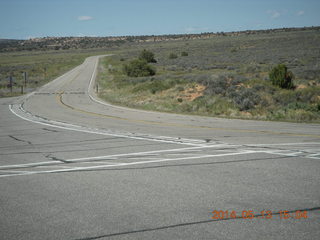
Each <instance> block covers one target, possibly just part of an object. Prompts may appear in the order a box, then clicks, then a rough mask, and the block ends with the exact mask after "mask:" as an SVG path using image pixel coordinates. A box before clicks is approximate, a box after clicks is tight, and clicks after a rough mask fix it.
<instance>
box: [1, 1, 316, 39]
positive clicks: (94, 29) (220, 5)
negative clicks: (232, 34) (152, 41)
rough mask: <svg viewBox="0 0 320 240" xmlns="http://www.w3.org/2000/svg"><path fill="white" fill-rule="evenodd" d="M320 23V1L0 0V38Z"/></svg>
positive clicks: (171, 31) (141, 32) (188, 31)
mask: <svg viewBox="0 0 320 240" xmlns="http://www.w3.org/2000/svg"><path fill="white" fill-rule="evenodd" d="M319 25H320V0H0V38H13V39H28V38H31V37H46V36H58V37H59V36H123V35H153V34H155V35H160V34H175V33H177V34H179V33H201V32H221V31H224V32H228V31H241V30H247V29H268V28H281V27H304V26H319Z"/></svg>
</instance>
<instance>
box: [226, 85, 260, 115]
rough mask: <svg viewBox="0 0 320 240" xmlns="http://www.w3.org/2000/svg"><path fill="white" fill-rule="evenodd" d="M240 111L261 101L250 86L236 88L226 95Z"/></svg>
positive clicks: (250, 107)
mask: <svg viewBox="0 0 320 240" xmlns="http://www.w3.org/2000/svg"><path fill="white" fill-rule="evenodd" d="M228 96H229V97H230V98H231V99H232V100H233V102H234V103H235V104H237V106H238V107H239V109H240V110H241V111H244V110H249V109H252V108H254V106H255V105H257V104H258V103H259V102H260V101H261V97H260V96H259V95H258V94H257V93H256V92H255V90H254V89H251V88H244V87H241V88H238V89H237V90H236V91H233V92H232V93H230V94H229V95H228Z"/></svg>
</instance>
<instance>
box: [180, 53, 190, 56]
mask: <svg viewBox="0 0 320 240" xmlns="http://www.w3.org/2000/svg"><path fill="white" fill-rule="evenodd" d="M188 55H189V54H188V53H187V52H181V56H182V57H187V56H188Z"/></svg>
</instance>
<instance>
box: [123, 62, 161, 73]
mask: <svg viewBox="0 0 320 240" xmlns="http://www.w3.org/2000/svg"><path fill="white" fill-rule="evenodd" d="M123 71H124V72H125V74H127V76H129V77H146V76H153V75H155V74H156V71H155V69H154V68H153V67H152V66H150V65H149V64H148V63H147V62H146V61H145V60H140V59H136V60H132V61H131V62H130V63H129V64H125V65H124V67H123Z"/></svg>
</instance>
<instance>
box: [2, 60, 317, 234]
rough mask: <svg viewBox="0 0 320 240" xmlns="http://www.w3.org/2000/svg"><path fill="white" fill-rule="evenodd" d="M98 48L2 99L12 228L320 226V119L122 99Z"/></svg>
mask: <svg viewBox="0 0 320 240" xmlns="http://www.w3.org/2000/svg"><path fill="white" fill-rule="evenodd" d="M98 59H99V57H90V58H88V59H86V61H85V62H84V63H83V64H82V65H80V66H78V67H76V68H75V69H73V70H71V71H69V72H67V73H66V74H64V75H63V76H61V77H59V78H57V79H56V80H54V81H52V82H50V83H49V84H47V85H45V86H44V87H42V88H40V89H39V90H38V91H36V92H34V93H32V94H29V95H26V96H23V97H20V98H7V99H0V109H1V115H0V143H1V144H0V148H1V151H0V192H1V195H0V201H1V204H0V206H1V220H0V232H1V236H0V238H1V239H71V240H76V239H317V238H318V237H319V236H320V228H319V223H320V188H319V184H320V174H319V172H320V126H319V125H317V124H295V123H279V122H264V121H245V120H230V119H221V118H209V117H199V116H185V115H178V114H167V113H158V112H146V111H140V110H134V109H127V108H123V107H117V106H112V105H110V104H107V103H104V102H102V101H101V100H99V99H98V98H97V96H96V94H95V92H94V89H95V83H94V80H95V76H96V68H97V63H98ZM215 211H218V212H215ZM227 211H228V212H227ZM250 211H251V212H250ZM251 218H252V219H251Z"/></svg>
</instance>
